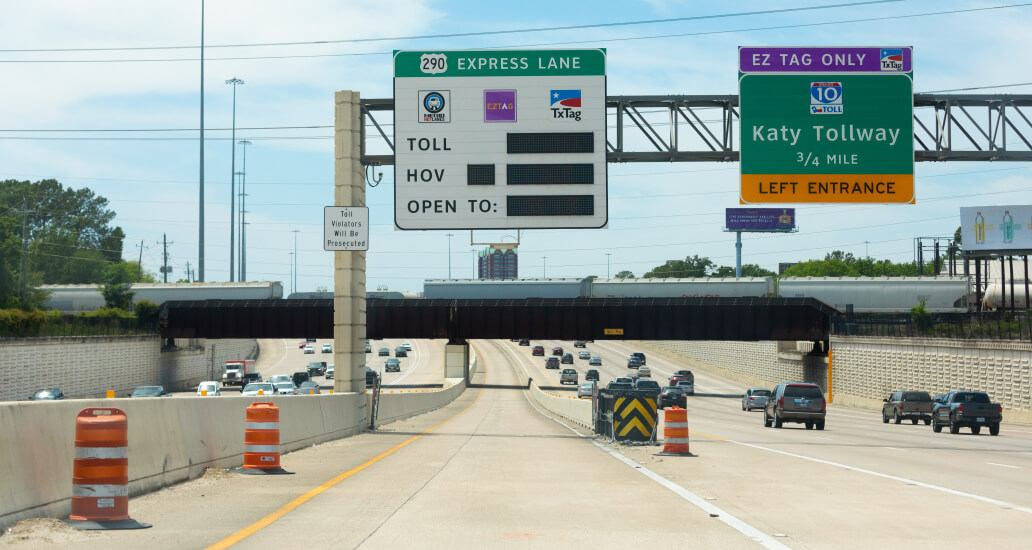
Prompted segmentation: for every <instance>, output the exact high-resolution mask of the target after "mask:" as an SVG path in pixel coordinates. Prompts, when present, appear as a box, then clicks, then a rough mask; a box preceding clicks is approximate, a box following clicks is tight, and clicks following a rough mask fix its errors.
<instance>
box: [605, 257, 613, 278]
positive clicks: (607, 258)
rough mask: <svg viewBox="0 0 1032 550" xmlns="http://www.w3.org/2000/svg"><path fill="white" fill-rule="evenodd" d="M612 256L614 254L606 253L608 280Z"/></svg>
mask: <svg viewBox="0 0 1032 550" xmlns="http://www.w3.org/2000/svg"><path fill="white" fill-rule="evenodd" d="M610 256H612V254H610V253H608V252H607V253H606V279H608V278H609V260H610Z"/></svg>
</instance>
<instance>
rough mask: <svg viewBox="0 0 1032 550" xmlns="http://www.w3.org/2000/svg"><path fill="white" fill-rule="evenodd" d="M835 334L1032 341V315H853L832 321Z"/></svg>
mask: <svg viewBox="0 0 1032 550" xmlns="http://www.w3.org/2000/svg"><path fill="white" fill-rule="evenodd" d="M831 334H832V336H839V337H842V336H846V337H849V336H869V337H883V338H950V339H964V340H976V339H978V340H1012V341H1021V342H1032V316H1030V315H1028V314H1019V315H1013V314H985V313H983V314H976V315H966V314H960V315H936V316H930V317H928V318H920V317H918V318H914V317H912V316H910V315H904V316H878V317H871V318H858V317H853V318H850V319H843V320H839V321H835V322H833V323H832V327H831Z"/></svg>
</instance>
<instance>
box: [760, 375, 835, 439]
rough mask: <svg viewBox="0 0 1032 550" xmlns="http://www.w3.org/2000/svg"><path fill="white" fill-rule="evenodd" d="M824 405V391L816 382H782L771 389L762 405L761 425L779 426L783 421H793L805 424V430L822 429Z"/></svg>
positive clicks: (825, 411)
mask: <svg viewBox="0 0 1032 550" xmlns="http://www.w3.org/2000/svg"><path fill="white" fill-rule="evenodd" d="M825 407H826V402H825V401H824V392H823V391H821V387H820V386H818V385H817V384H810V383H806V382H782V383H780V384H778V385H777V386H775V387H774V389H773V390H771V392H770V397H769V398H767V404H766V405H765V406H764V407H763V425H764V426H765V427H767V428H769V427H771V426H774V427H775V428H781V427H782V425H783V424H784V423H785V422H795V423H798V424H805V425H806V429H807V430H812V429H813V428H814V427H816V428H817V429H818V430H823V429H824V420H825V418H826V416H827V409H826V408H825Z"/></svg>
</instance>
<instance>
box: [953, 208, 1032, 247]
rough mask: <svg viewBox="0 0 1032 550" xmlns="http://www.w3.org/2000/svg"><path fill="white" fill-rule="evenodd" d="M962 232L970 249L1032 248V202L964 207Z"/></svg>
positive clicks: (964, 241) (963, 238) (961, 216)
mask: <svg viewBox="0 0 1032 550" xmlns="http://www.w3.org/2000/svg"><path fill="white" fill-rule="evenodd" d="M960 233H961V241H962V243H963V248H964V250H965V251H968V252H987V253H988V252H1004V253H1006V252H1017V251H1029V250H1032V205H1028V204H1026V205H1011V206H971V207H963V208H961V209H960Z"/></svg>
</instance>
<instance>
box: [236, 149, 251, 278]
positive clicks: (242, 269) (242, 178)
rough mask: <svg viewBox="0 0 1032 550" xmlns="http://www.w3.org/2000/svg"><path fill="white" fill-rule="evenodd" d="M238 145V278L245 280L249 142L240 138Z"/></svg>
mask: <svg viewBox="0 0 1032 550" xmlns="http://www.w3.org/2000/svg"><path fill="white" fill-rule="evenodd" d="M237 143H239V144H240V145H243V146H244V166H243V170H241V172H240V280H241V281H246V280H247V222H246V221H244V220H245V219H246V215H247V209H246V208H245V207H244V205H245V204H246V203H247V199H246V198H245V197H247V190H246V186H247V146H248V145H250V144H251V142H250V141H247V140H246V139H242V140H240V141H238V142H237Z"/></svg>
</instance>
